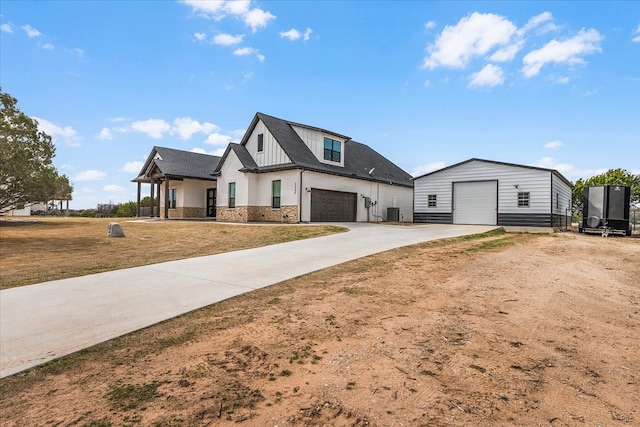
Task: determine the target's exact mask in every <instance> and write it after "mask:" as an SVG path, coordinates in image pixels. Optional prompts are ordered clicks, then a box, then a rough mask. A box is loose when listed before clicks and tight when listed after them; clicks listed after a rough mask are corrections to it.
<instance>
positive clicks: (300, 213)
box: [298, 169, 305, 222]
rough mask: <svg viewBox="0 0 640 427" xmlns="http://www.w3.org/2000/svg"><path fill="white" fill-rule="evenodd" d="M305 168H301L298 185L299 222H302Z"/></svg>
mask: <svg viewBox="0 0 640 427" xmlns="http://www.w3.org/2000/svg"><path fill="white" fill-rule="evenodd" d="M304 171H305V170H304V169H301V170H300V185H299V186H298V222H302V174H303V173H304Z"/></svg>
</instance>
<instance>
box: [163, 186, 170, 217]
mask: <svg viewBox="0 0 640 427" xmlns="http://www.w3.org/2000/svg"><path fill="white" fill-rule="evenodd" d="M168 218H169V177H166V178H165V180H164V219H168Z"/></svg>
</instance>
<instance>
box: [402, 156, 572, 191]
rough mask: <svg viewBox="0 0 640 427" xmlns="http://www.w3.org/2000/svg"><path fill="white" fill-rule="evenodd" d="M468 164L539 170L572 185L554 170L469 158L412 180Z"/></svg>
mask: <svg viewBox="0 0 640 427" xmlns="http://www.w3.org/2000/svg"><path fill="white" fill-rule="evenodd" d="M470 162H485V163H492V164H494V165H503V166H513V167H517V168H525V169H534V170H539V171H545V172H551V173H553V174H555V175H556V176H557V177H558V178H560V179H561V180H562V181H564V182H565V183H566V184H568V185H569V186H571V187H573V184H572V183H571V181H569V180H568V179H567V178H565V177H564V176H563V175H562V174H561V173H560V172H558V171H557V170H556V169H547V168H541V167H538V166H528V165H519V164H516V163H507V162H498V161H495V160H485V159H478V158H476V157H474V158H471V159H469V160H465V161H464V162H460V163H456V164H455V165H451V166H447V167H445V168H442V169H438V170H435V171H433V172H429V173H425V174H424V175H420V176H417V177H415V178H413V179H414V180H416V179H419V178H422V177H425V176H429V175H433V174H436V173H440V172H443V171H446V170H448V169H453V168H456V167H458V166H462V165H464V164H466V163H470Z"/></svg>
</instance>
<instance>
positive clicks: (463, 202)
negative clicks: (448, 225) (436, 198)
mask: <svg viewBox="0 0 640 427" xmlns="http://www.w3.org/2000/svg"><path fill="white" fill-rule="evenodd" d="M497 210H498V181H476V182H455V183H454V184H453V223H454V224H482V225H496V224H497V220H498V212H497Z"/></svg>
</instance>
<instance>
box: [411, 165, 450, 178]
mask: <svg viewBox="0 0 640 427" xmlns="http://www.w3.org/2000/svg"><path fill="white" fill-rule="evenodd" d="M443 167H444V162H432V163H427V164H426V165H421V166H416V167H415V168H414V169H413V170H412V171H411V176H413V177H417V176H420V175H424V174H426V173H429V172H433V171H437V170H438V169H442V168H443Z"/></svg>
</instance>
